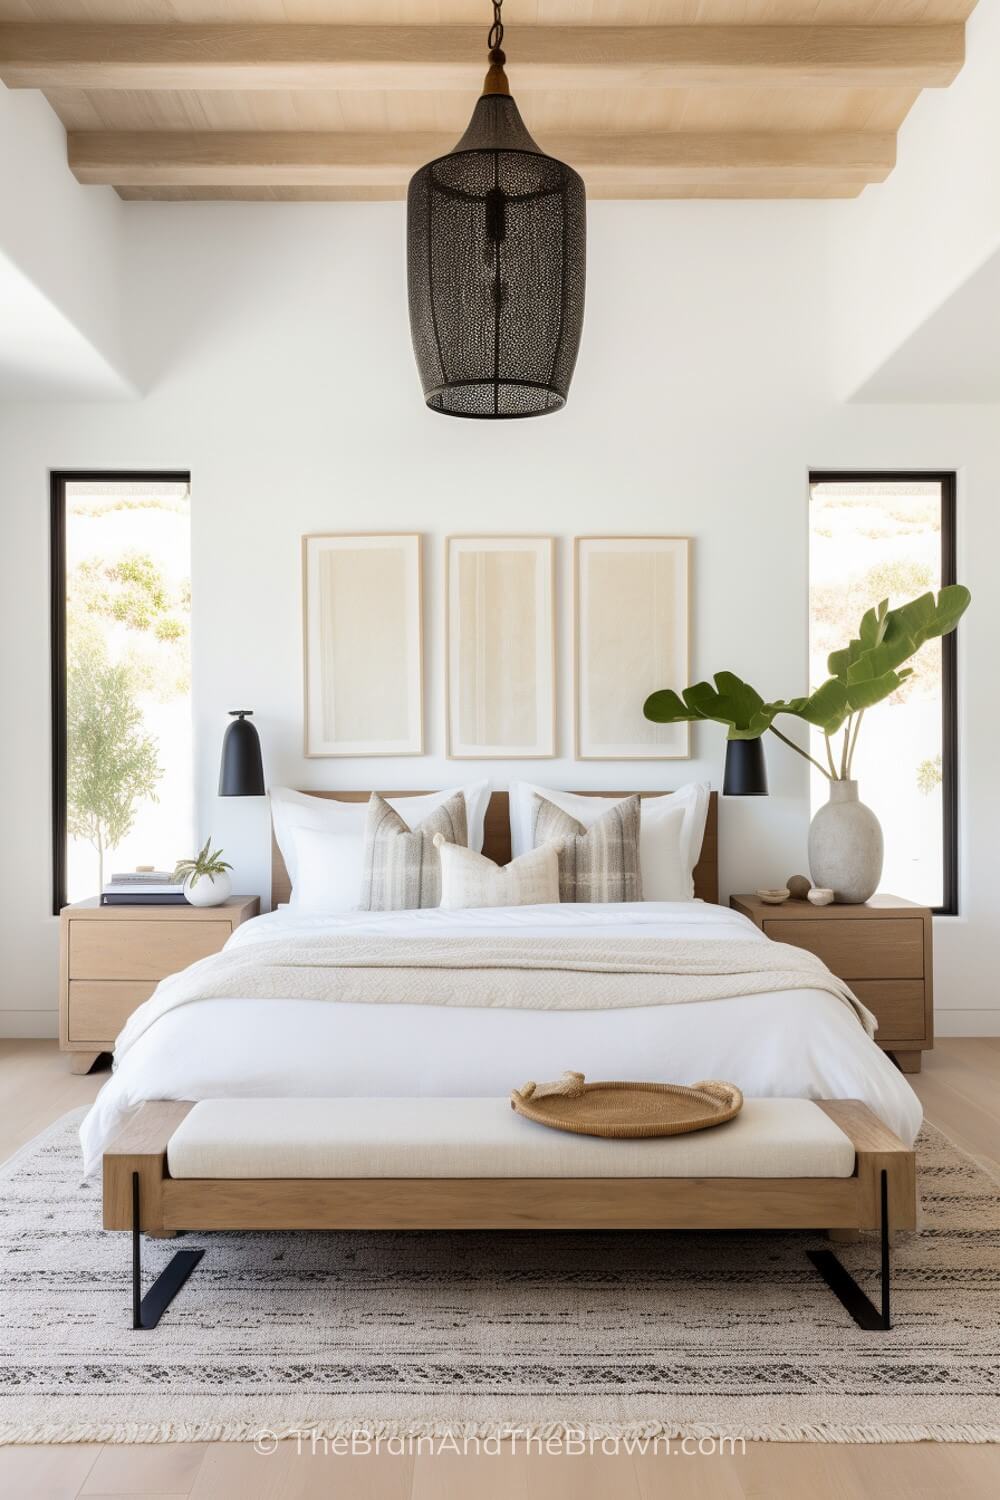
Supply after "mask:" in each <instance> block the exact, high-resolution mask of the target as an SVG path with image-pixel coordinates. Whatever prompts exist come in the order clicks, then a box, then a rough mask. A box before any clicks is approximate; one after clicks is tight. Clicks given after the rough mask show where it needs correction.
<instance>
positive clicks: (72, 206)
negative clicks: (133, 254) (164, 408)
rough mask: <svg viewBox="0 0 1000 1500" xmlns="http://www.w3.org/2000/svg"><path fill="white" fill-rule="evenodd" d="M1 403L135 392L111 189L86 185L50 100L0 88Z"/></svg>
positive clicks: (119, 209)
mask: <svg viewBox="0 0 1000 1500" xmlns="http://www.w3.org/2000/svg"><path fill="white" fill-rule="evenodd" d="M0 143H2V146H0V400H8V399H9V400H13V399H21V400H27V399H31V400H45V399H57V400H58V399H63V400H65V399H76V400H87V399H98V400H99V399H108V398H110V399H121V398H123V397H126V398H127V397H130V396H133V395H135V388H134V386H133V385H132V383H131V381H130V379H129V374H128V369H127V360H126V355H125V339H124V333H123V320H122V309H121V298H120V293H119V288H120V282H121V264H120V244H121V240H120V228H121V215H122V213H123V211H124V205H123V204H122V202H121V200H120V199H119V198H118V196H117V194H116V193H115V192H114V191H113V189H111V188H97V189H96V190H95V189H94V188H88V187H82V186H81V185H80V183H78V182H77V180H76V178H75V177H74V176H73V174H72V172H71V171H70V169H69V167H68V165H67V163H66V134H65V131H64V130H63V127H62V125H61V124H60V122H59V119H58V116H57V115H56V114H55V112H54V111H53V110H52V109H51V108H50V107H49V104H48V101H47V100H46V99H45V98H44V97H43V96H42V95H41V94H37V93H34V92H14V91H12V90H9V89H6V88H4V87H3V85H2V84H0Z"/></svg>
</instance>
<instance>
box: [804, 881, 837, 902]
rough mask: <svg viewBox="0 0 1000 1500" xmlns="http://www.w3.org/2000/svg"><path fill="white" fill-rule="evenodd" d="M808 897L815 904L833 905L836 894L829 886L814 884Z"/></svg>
mask: <svg viewBox="0 0 1000 1500" xmlns="http://www.w3.org/2000/svg"><path fill="white" fill-rule="evenodd" d="M806 899H807V900H808V901H811V902H812V904H813V906H831V905H832V904H833V901H834V895H833V892H832V891H831V890H830V888H829V886H825V885H814V886H813V888H812V890H811V891H810V892H809V895H808V896H807V897H806Z"/></svg>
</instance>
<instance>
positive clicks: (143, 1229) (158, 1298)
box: [104, 790, 916, 1329]
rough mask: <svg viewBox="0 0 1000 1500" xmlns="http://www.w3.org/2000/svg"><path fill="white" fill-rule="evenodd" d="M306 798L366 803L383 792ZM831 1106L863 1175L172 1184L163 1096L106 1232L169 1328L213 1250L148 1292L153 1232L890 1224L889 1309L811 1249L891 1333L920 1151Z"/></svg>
mask: <svg viewBox="0 0 1000 1500" xmlns="http://www.w3.org/2000/svg"><path fill="white" fill-rule="evenodd" d="M306 795H310V796H317V797H335V798H339V799H340V800H342V801H345V802H364V801H367V800H368V797H369V796H370V795H371V794H370V793H369V792H366V791H337V792H309V793H307V794H306ZM383 795H384V796H389V797H407V796H417V795H419V793H417V792H414V791H412V790H411V791H408V792H387V793H383ZM589 795H596V796H604V797H623V796H630V795H633V794H632V793H629V792H597V793H591V794H589ZM640 795H645V796H663V795H664V793H662V792H650V793H640ZM483 852H484V853H485V854H486V855H488V856H489V858H491V859H493V860H495V861H496V862H497V863H498V864H505V863H507V862H508V861H509V859H510V857H511V839H510V818H509V804H508V794H507V793H506V792H494V793H493V794H492V796H491V798H490V802H489V806H488V808H487V812H486V819H485V837H484V843H483ZM694 883H695V894H696V895H697V896H699V897H701V899H702V900H704V901H709V902H717V901H718V896H719V880H718V797H717V794H716V793H715V792H713V793H712V794H711V800H710V803H709V809H708V817H707V821H706V826H705V835H704V840H703V843H702V848H701V854H700V857H699V861H698V864H697V866H696V868H695V872H694ZM290 894H291V884H290V881H289V878H288V872H287V870H286V868H285V863H284V860H283V859H282V856H281V851H280V850H279V849H278V846H277V843H274V844H273V853H272V868H271V901H272V905H273V906H277V905H278V904H279V903H281V902H285V901H287V900H288V898H289V895H290ZM819 1107H820V1108H821V1109H823V1110H825V1112H826V1113H827V1114H828V1115H829V1116H830V1118H831V1119H832V1120H834V1121H835V1123H836V1124H837V1125H838V1126H839V1127H840V1128H841V1129H842V1130H843V1131H844V1132H845V1134H846V1135H847V1136H848V1137H849V1138H850V1140H851V1142H852V1144H853V1146H854V1150H855V1168H854V1172H853V1174H852V1175H851V1176H850V1177H844V1178H839V1177H815V1178H803V1177H799V1178H747V1177H732V1178H728V1177H727V1178H722V1177H703V1178H694V1177H676V1178H662V1177H649V1178H621V1177H612V1178H601V1177H588V1178H552V1177H520V1178H510V1177H503V1178H498V1177H490V1178H451V1177H442V1178H381V1177H380V1178H231V1179H218V1178H205V1179H197V1178H173V1177H171V1176H170V1173H169V1170H168V1167H167V1144H168V1142H169V1140H170V1137H171V1136H172V1134H173V1133H174V1131H175V1130H176V1129H177V1127H178V1125H179V1124H180V1122H181V1121H182V1120H183V1119H184V1117H185V1116H186V1115H187V1114H188V1112H189V1111H190V1110H191V1109H192V1108H194V1106H193V1104H191V1103H186V1102H174V1101H165V1100H154V1101H150V1102H149V1103H146V1104H143V1105H142V1106H141V1107H140V1108H139V1110H138V1111H137V1113H136V1114H135V1115H134V1116H133V1117H132V1118H131V1119H130V1120H129V1121H128V1123H127V1124H126V1125H125V1126H124V1127H123V1129H122V1130H121V1132H120V1133H119V1134H118V1135H117V1136H116V1137H115V1139H114V1140H113V1141H112V1142H111V1143H110V1145H109V1146H108V1148H107V1149H106V1151H105V1153H104V1227H105V1228H106V1229H119V1230H122V1229H124V1230H130V1231H131V1234H132V1323H133V1327H134V1328H153V1327H155V1326H156V1324H157V1323H158V1322H159V1320H160V1317H161V1316H162V1313H163V1312H164V1310H165V1309H166V1307H167V1306H169V1304H170V1302H171V1301H172V1299H173V1298H174V1297H175V1296H176V1294H177V1292H178V1291H179V1290H180V1288H181V1287H182V1286H183V1285H184V1282H185V1281H186V1280H187V1278H188V1276H189V1275H190V1274H191V1272H192V1270H193V1269H194V1267H195V1266H196V1265H197V1263H198V1261H199V1260H200V1259H201V1257H202V1255H203V1254H204V1251H203V1250H180V1251H178V1252H177V1253H176V1254H175V1255H174V1256H173V1258H172V1259H171V1261H170V1262H169V1264H168V1265H167V1267H166V1268H165V1269H164V1270H163V1271H162V1272H161V1273H160V1275H159V1276H158V1277H157V1279H156V1281H155V1282H154V1283H153V1286H152V1287H151V1288H150V1290H149V1291H148V1292H147V1293H146V1295H145V1296H143V1294H142V1268H141V1249H140V1245H141V1236H142V1233H146V1234H148V1235H152V1236H154V1237H158V1238H170V1237H172V1236H174V1235H176V1234H178V1233H184V1232H186V1231H188V1230H195V1231H209V1230H292V1229H307V1230H308V1229H312V1230H341V1229H343V1230H359V1229H360V1230H366V1229H391V1230H411V1229H415V1230H427V1229H441V1230H467V1229H535V1230H541V1229H577V1230H583V1229H605V1230H607V1229H625V1230H627V1229H812V1230H826V1231H829V1232H830V1233H831V1234H832V1235H834V1236H836V1235H838V1234H839V1235H843V1234H850V1233H853V1232H856V1231H858V1230H861V1229H878V1230H880V1232H881V1246H882V1259H881V1288H882V1299H881V1309H877V1308H875V1307H874V1306H873V1304H872V1303H871V1302H870V1301H869V1299H868V1298H867V1296H866V1295H865V1294H864V1293H863V1292H862V1291H861V1289H860V1287H858V1285H857V1283H856V1282H855V1281H854V1280H853V1278H852V1277H851V1276H850V1275H849V1274H848V1273H847V1271H845V1270H844V1268H843V1266H842V1265H841V1264H840V1262H839V1261H838V1260H837V1258H836V1256H835V1255H834V1254H833V1253H832V1252H828V1251H823V1252H819V1251H811V1252H810V1259H811V1260H812V1261H813V1264H814V1265H815V1266H816V1268H817V1270H818V1271H819V1272H820V1274H821V1275H822V1276H823V1277H824V1279H825V1280H826V1281H827V1283H828V1285H829V1286H830V1288H831V1289H832V1290H833V1291H834V1292H835V1294H836V1295H837V1296H838V1297H839V1298H840V1300H841V1302H842V1303H843V1304H844V1306H845V1307H846V1308H847V1309H848V1311H849V1312H850V1313H851V1316H852V1317H853V1318H854V1319H855V1321H856V1322H858V1323H859V1324H860V1325H861V1326H862V1327H865V1328H873V1329H875V1328H879V1329H885V1328H888V1327H890V1326H891V1324H890V1317H889V1240H890V1233H891V1230H892V1229H908V1228H913V1227H914V1225H915V1223H916V1187H915V1169H914V1155H913V1152H912V1151H911V1150H908V1149H907V1148H906V1147H905V1146H904V1145H903V1143H902V1142H901V1141H900V1140H899V1139H898V1138H897V1137H896V1136H895V1135H894V1134H893V1133H892V1131H890V1130H889V1129H887V1127H886V1126H884V1125H883V1124H882V1123H881V1122H880V1121H879V1120H878V1119H877V1118H876V1117H875V1116H874V1115H873V1114H872V1113H871V1111H870V1110H869V1109H868V1108H867V1107H866V1106H865V1105H864V1104H862V1103H861V1102H860V1101H858V1100H826V1101H821V1102H820V1106H819Z"/></svg>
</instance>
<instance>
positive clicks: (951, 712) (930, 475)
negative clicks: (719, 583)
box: [809, 469, 959, 917]
mask: <svg viewBox="0 0 1000 1500" xmlns="http://www.w3.org/2000/svg"><path fill="white" fill-rule="evenodd" d="M917 482H920V483H927V482H930V483H933V484H937V485H940V487H941V586H942V588H944V587H946V586H947V585H948V584H951V583H957V582H958V580H957V578H956V577H955V569H956V556H957V553H956V533H957V504H956V500H957V494H958V476H957V474H956V472H955V470H954V469H811V470H810V471H809V484H810V487H811V486H812V485H814V484H885V483H893V484H914V483H917ZM941 816H942V824H943V827H942V845H941V855H942V871H941V876H942V900H941V904H940V906H933V907H931V910H932V912H933V913H934V915H935V916H936V917H957V916H958V913H959V884H958V631H957V630H953V631H952V632H951V634H950V635H946V636H945V637H944V639H943V640H942V642H941Z"/></svg>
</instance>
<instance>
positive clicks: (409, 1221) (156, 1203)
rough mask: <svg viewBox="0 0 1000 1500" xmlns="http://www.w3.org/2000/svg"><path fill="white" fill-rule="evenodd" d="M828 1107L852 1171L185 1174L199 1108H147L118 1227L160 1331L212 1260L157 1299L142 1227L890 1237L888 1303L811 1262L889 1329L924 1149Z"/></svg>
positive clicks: (113, 1187) (170, 1281) (123, 1159)
mask: <svg viewBox="0 0 1000 1500" xmlns="http://www.w3.org/2000/svg"><path fill="white" fill-rule="evenodd" d="M819 1107H820V1108H821V1109H823V1110H824V1111H825V1112H826V1114H828V1115H829V1116H830V1118H831V1119H832V1120H833V1121H834V1122H835V1123H836V1124H837V1125H838V1126H839V1127H840V1129H841V1130H843V1131H844V1133H845V1134H846V1135H847V1136H848V1137H849V1139H850V1140H851V1142H852V1144H853V1146H854V1150H855V1167H854V1172H853V1174H852V1175H851V1176H850V1177H794V1178H750V1177H675V1178H666V1177H639V1178H622V1177H584V1178H553V1177H480V1178H452V1177H437V1178H409V1177H407V1178H383V1177H378V1178H313V1177H304V1178H229V1179H219V1178H204V1179H199V1178H173V1177H171V1176H170V1174H169V1170H168V1167H167V1144H168V1142H169V1140H170V1137H171V1136H172V1135H173V1133H174V1131H175V1130H176V1129H177V1127H178V1125H179V1124H180V1122H181V1121H182V1120H183V1119H184V1117H185V1115H187V1113H188V1111H189V1110H191V1109H193V1108H194V1105H193V1104H191V1103H185V1102H170V1101H163V1100H156V1101H151V1102H149V1103H146V1104H143V1105H142V1106H141V1107H140V1108H139V1110H138V1111H137V1113H136V1114H135V1115H134V1116H133V1117H132V1118H131V1119H130V1120H129V1121H128V1123H127V1124H126V1125H125V1126H124V1127H123V1128H122V1130H121V1131H120V1133H119V1134H118V1135H117V1136H116V1137H115V1139H114V1140H113V1141H112V1142H111V1143H110V1145H109V1146H108V1148H107V1150H106V1151H105V1153H104V1227H105V1229H125V1230H130V1231H131V1232H132V1243H133V1326H134V1327H136V1328H151V1327H155V1325H156V1323H157V1322H158V1321H159V1318H160V1316H161V1314H162V1312H163V1310H164V1309H165V1308H166V1307H167V1306H168V1305H169V1303H170V1301H171V1300H172V1298H173V1297H174V1296H175V1295H176V1293H177V1292H178V1291H179V1290H180V1288H181V1286H183V1284H184V1282H185V1281H186V1279H187V1277H188V1276H189V1275H190V1273H191V1271H192V1270H193V1269H194V1267H195V1265H197V1263H198V1261H199V1260H200V1259H201V1256H202V1254H203V1253H204V1252H203V1251H201V1250H181V1251H180V1252H178V1254H177V1255H175V1256H174V1257H173V1260H172V1261H171V1262H170V1264H169V1265H168V1266H167V1268H166V1270H164V1271H163V1272H162V1273H161V1275H160V1276H159V1277H158V1278H157V1281H156V1282H155V1283H154V1285H153V1287H152V1288H151V1289H150V1291H149V1292H148V1293H147V1295H146V1296H145V1297H143V1296H142V1291H141V1266H140V1249H139V1245H140V1232H145V1233H146V1234H149V1235H153V1236H156V1237H171V1236H173V1235H175V1234H177V1233H179V1232H183V1231H186V1230H197V1231H207V1230H269V1229H270V1230H275V1229H284V1230H290V1229H319V1230H334V1229H338V1230H339V1229H347V1230H358V1229H361V1230H366V1229H369V1230H370V1229H391V1230H411V1229H420V1230H426V1229H441V1230H466V1229H535V1230H539V1229H578V1230H579V1229H605V1230H607V1229H814V1230H818V1229H822V1230H828V1231H832V1232H834V1233H835V1234H836V1233H842V1232H843V1231H857V1230H861V1229H878V1230H880V1231H881V1237H882V1307H881V1310H879V1309H876V1308H875V1307H874V1306H873V1305H872V1303H871V1302H870V1301H869V1300H868V1298H867V1297H866V1296H865V1294H864V1293H863V1292H862V1291H861V1289H860V1288H859V1287H858V1286H857V1284H856V1283H855V1282H854V1281H853V1278H851V1277H850V1276H849V1275H848V1273H847V1272H846V1271H845V1270H844V1268H843V1266H842V1265H841V1264H840V1262H839V1261H838V1260H837V1258H836V1256H835V1255H834V1254H833V1253H832V1252H829V1251H823V1252H810V1259H811V1260H812V1261H813V1264H814V1265H815V1266H816V1268H817V1269H818V1270H819V1271H820V1273H821V1274H822V1275H823V1276H824V1278H825V1279H826V1281H827V1282H828V1284H829V1285H830V1287H831V1289H832V1290H833V1291H834V1292H835V1293H836V1294H837V1296H838V1297H840V1299H841V1301H842V1302H843V1303H844V1306H845V1307H847V1309H848V1311H850V1312H851V1315H852V1316H853V1317H854V1318H855V1320H856V1321H857V1322H859V1323H860V1324H861V1326H862V1327H867V1328H887V1327H889V1326H890V1321H889V1274H888V1273H889V1239H890V1231H891V1230H894V1229H912V1228H913V1227H914V1226H915V1223H916V1181H915V1167H914V1154H913V1152H912V1150H909V1149H908V1148H907V1147H906V1146H904V1145H903V1143H902V1142H901V1141H900V1140H899V1139H898V1137H897V1136H895V1135H894V1134H893V1133H892V1131H891V1130H889V1129H888V1128H887V1127H886V1126H885V1125H883V1124H882V1123H881V1121H880V1120H878V1119H877V1118H876V1117H875V1116H874V1115H873V1114H872V1113H871V1111H870V1110H869V1109H868V1108H867V1106H866V1105H864V1104H862V1103H861V1102H860V1101H858V1100H854V1099H848V1100H839V1099H838V1100H824V1101H821V1102H820V1104H819Z"/></svg>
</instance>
